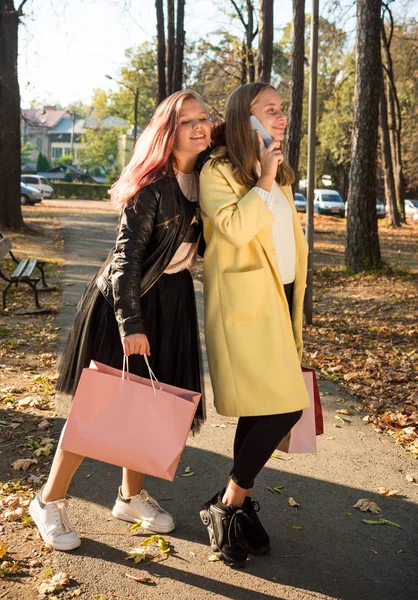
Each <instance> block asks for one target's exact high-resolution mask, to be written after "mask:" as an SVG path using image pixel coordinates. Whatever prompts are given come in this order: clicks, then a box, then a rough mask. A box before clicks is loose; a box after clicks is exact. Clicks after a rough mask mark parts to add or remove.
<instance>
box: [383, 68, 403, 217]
mask: <svg viewBox="0 0 418 600" xmlns="http://www.w3.org/2000/svg"><path fill="white" fill-rule="evenodd" d="M386 93H387V102H388V124H389V135H390V144H391V149H392V169H393V175H394V178H395V191H396V203H397V205H398V211H399V213H400V215H401V218H402V220H403V222H405V205H404V199H405V198H404V195H405V194H404V184H403V169H402V162H401V161H402V158H401V148H400V138H399V129H400V127H401V125H399V122H400V119H399V118H398V119H397V116H396V112H397V111H396V106H395V97H394V93H393V86H392V82H391V80H390V78H388V81H387V86H386Z"/></svg>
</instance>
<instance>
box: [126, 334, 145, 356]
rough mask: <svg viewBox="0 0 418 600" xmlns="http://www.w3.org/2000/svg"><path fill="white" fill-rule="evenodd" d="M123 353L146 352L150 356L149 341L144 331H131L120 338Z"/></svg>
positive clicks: (127, 354)
mask: <svg viewBox="0 0 418 600" xmlns="http://www.w3.org/2000/svg"><path fill="white" fill-rule="evenodd" d="M122 346H123V353H124V354H125V356H130V355H131V354H142V355H144V354H146V355H147V356H151V351H150V346H149V341H148V338H147V336H146V335H145V334H144V333H133V334H132V335H126V336H125V337H123V338H122Z"/></svg>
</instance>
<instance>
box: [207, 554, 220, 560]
mask: <svg viewBox="0 0 418 600" xmlns="http://www.w3.org/2000/svg"><path fill="white" fill-rule="evenodd" d="M218 560H220V558H219V557H218V556H216V554H211V555H210V556H209V558H208V561H209V562H217V561H218Z"/></svg>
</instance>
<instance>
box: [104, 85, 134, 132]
mask: <svg viewBox="0 0 418 600" xmlns="http://www.w3.org/2000/svg"><path fill="white" fill-rule="evenodd" d="M105 77H106V78H107V79H111V80H112V81H114V82H115V83H118V84H119V85H122V86H123V87H126V88H127V89H128V90H130V91H131V92H133V93H134V97H135V100H134V142H136V136H137V132H138V101H139V88H138V87H135V88H133V87H132V86H130V85H128V84H127V83H123V81H118V80H117V79H115V78H114V77H111V76H110V75H105Z"/></svg>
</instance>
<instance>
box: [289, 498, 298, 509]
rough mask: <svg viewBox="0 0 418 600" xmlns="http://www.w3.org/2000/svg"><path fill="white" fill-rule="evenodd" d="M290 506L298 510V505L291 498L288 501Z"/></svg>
mask: <svg viewBox="0 0 418 600" xmlns="http://www.w3.org/2000/svg"><path fill="white" fill-rule="evenodd" d="M288 503H289V505H290V506H294V507H295V508H299V506H300V504H299V503H298V502H296V500H295V499H294V498H293V497H292V496H291V497H290V498H289V500H288Z"/></svg>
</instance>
